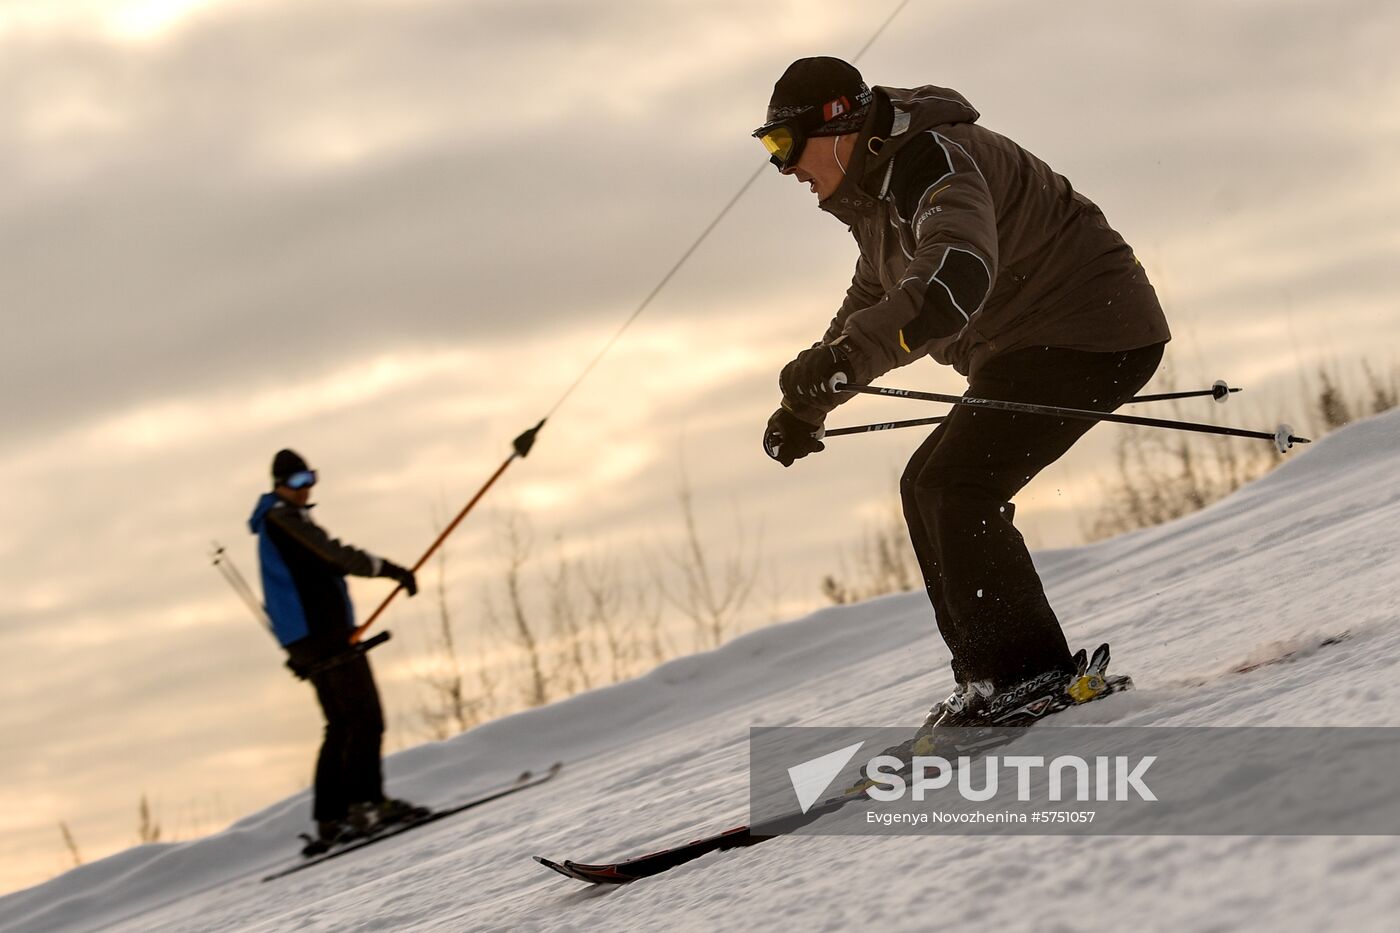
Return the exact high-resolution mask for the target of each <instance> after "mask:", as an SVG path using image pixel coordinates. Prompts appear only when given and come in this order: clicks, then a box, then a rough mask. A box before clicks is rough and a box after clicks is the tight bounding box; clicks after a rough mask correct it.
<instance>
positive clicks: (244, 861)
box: [0, 412, 1400, 933]
mask: <svg viewBox="0 0 1400 933" xmlns="http://www.w3.org/2000/svg"><path fill="white" fill-rule="evenodd" d="M1397 476H1400V412H1394V413H1391V414H1389V415H1387V416H1383V417H1379V418H1375V419H1371V420H1370V421H1367V422H1363V423H1360V424H1356V425H1353V426H1351V427H1349V428H1347V429H1345V430H1343V431H1340V432H1338V433H1337V434H1335V435H1333V436H1331V437H1329V438H1327V439H1326V440H1325V441H1323V442H1321V443H1319V444H1316V445H1314V446H1313V447H1312V448H1311V449H1307V448H1304V449H1299V450H1296V451H1295V452H1294V453H1293V454H1291V455H1290V459H1289V461H1288V462H1287V463H1286V464H1285V465H1284V466H1282V467H1281V468H1280V469H1278V470H1277V471H1275V472H1274V473H1272V474H1270V475H1269V476H1268V477H1266V478H1264V479H1263V480H1261V481H1259V482H1257V483H1255V484H1253V485H1252V486H1250V487H1248V488H1246V489H1243V490H1241V491H1240V492H1239V493H1237V494H1236V495H1234V496H1232V497H1231V498H1229V499H1227V500H1225V501H1223V502H1220V503H1218V504H1216V505H1215V506H1213V507H1212V508H1209V509H1207V510H1205V511H1203V512H1200V513H1197V514H1195V515H1192V516H1189V517H1187V518H1185V519H1182V520H1180V521H1177V522H1174V523H1171V524H1168V525H1165V526H1162V527H1158V528H1154V529H1149V530H1146V531H1142V532H1137V533H1134V534H1131V535H1126V536H1124V537H1121V538H1117V539H1114V540H1112V541H1107V542H1101V543H1099V544H1095V545H1092V546H1089V547H1083V548H1075V549H1070V550H1062V551H1054V552H1048V553H1043V554H1040V555H1038V561H1039V563H1040V566H1041V568H1042V573H1043V575H1044V577H1045V580H1046V583H1047V586H1048V589H1049V591H1050V596H1051V600H1052V602H1053V603H1054V604H1055V606H1056V607H1057V609H1058V610H1059V612H1060V615H1061V618H1062V619H1064V620H1065V621H1066V627H1067V630H1068V631H1069V634H1070V641H1071V643H1072V644H1073V645H1089V646H1092V645H1093V644H1097V643H1098V642H1099V641H1101V640H1104V641H1109V642H1111V643H1112V644H1113V649H1114V657H1115V659H1117V664H1116V666H1117V668H1118V669H1120V670H1129V671H1131V672H1132V673H1133V674H1134V675H1135V677H1136V679H1137V683H1138V687H1139V689H1138V690H1137V691H1135V692H1134V693H1130V694H1126V695H1123V696H1119V697H1113V698H1110V699H1107V700H1104V701H1103V702H1101V703H1096V704H1094V705H1093V706H1090V707H1085V708H1084V709H1081V710H1074V711H1071V712H1068V713H1065V714H1063V717H1062V721H1063V722H1065V723H1066V724H1069V723H1072V722H1076V721H1079V722H1107V721H1112V722H1114V723H1116V724H1122V725H1158V724H1162V725H1187V724H1190V725H1332V724H1335V725H1388V726H1395V725H1400V663H1397V658H1400V624H1397V621H1400V618H1398V617H1400V605H1398V604H1397V595H1400V573H1398V572H1397V571H1398V570H1400V481H1397ZM1342 630H1349V631H1350V632H1351V637H1350V638H1349V639H1348V640H1346V641H1344V642H1342V643H1340V644H1337V645H1335V646H1332V647H1328V648H1326V649H1323V650H1318V651H1305V652H1303V653H1302V654H1301V656H1299V657H1298V658H1297V659H1295V660H1294V661H1293V662H1291V663H1289V664H1285V665H1278V666H1272V667H1268V668H1263V669H1261V670H1258V671H1255V672H1253V673H1249V674H1241V675H1225V674H1224V672H1225V671H1227V670H1228V669H1229V668H1231V667H1233V666H1235V665H1237V664H1240V663H1242V662H1245V661H1249V660H1251V659H1254V658H1258V657H1263V656H1266V655H1267V654H1268V653H1269V652H1270V651H1273V650H1276V649H1277V646H1279V645H1306V644H1311V643H1314V642H1316V641H1317V640H1318V639H1319V638H1321V637H1323V636H1325V635H1328V634H1332V633H1336V632H1340V631H1342ZM946 665H947V657H946V653H945V652H944V650H943V648H942V645H941V643H940V642H939V641H938V640H937V638H936V637H935V635H934V631H933V625H932V620H931V618H930V612H929V610H928V608H927V604H926V602H925V599H924V597H923V595H922V594H909V595H901V596H894V597H888V598H885V599H880V600H875V601H873V602H870V603H866V604H863V605H859V606H850V607H840V608H832V609H827V610H823V611H821V612H818V613H815V614H813V615H812V616H810V617H808V618H805V619H801V620H798V621H795V622H791V623H787V624H784V625H777V626H772V627H770V628H767V629H764V630H762V631H759V632H755V633H753V634H751V635H748V636H745V637H743V638H739V639H736V640H735V641H734V642H732V643H730V644H729V645H727V646H725V647H724V648H722V649H720V650H718V651H714V652H710V653H707V654H702V655H697V656H693V657H688V658H683V659H680V660H677V661H674V662H672V663H669V664H666V665H664V666H662V667H660V668H658V669H657V670H655V671H653V672H652V673H651V674H649V675H648V676H646V677H643V678H640V679H638V680H635V681H631V682H628V683H625V684H621V685H618V686H615V687H610V688H606V689H602V690H595V691H593V692H591V693H588V694H585V695H583V696H579V697H576V698H574V699H572V700H569V701H566V702H562V703H557V704H555V705H553V706H550V707H547V708H544V709H539V710H534V711H531V712H528V713H522V714H520V715H517V716H512V717H510V718H508V719H505V720H501V721H498V722H495V723H491V724H489V725H486V726H483V727H481V728H478V729H475V730H473V731H472V732H470V733H467V734H465V735H462V736H459V737H457V738H455V739H453V740H450V741H447V742H442V743H438V744H433V745H425V746H420V747H418V748H414V749H411V750H408V751H405V752H402V753H400V754H398V755H395V756H393V758H391V759H390V760H389V762H388V773H389V781H390V787H391V789H392V790H393V791H395V792H397V793H401V794H403V795H405V796H407V797H409V798H411V799H415V800H425V801H432V802H442V803H446V802H450V801H452V800H455V799H465V798H467V797H469V796H471V795H472V793H473V792H474V791H476V790H478V789H482V788H486V787H488V786H489V785H491V784H493V783H495V782H498V781H500V780H503V779H505V778H506V777H508V776H509V775H513V774H514V773H516V772H518V771H520V770H521V769H522V768H527V767H535V768H538V767H542V766H544V765H546V764H547V763H548V762H550V761H552V760H554V759H556V758H562V759H564V760H565V761H566V762H568V765H567V768H566V769H565V771H564V772H563V773H562V774H561V775H560V776H559V777H558V778H557V779H555V781H554V782H553V783H551V784H549V785H547V786H546V787H544V788H540V789H538V790H534V791H528V792H525V793H522V794H520V795H517V796H515V797H512V798H510V799H508V800H503V801H500V802H497V803H495V804H492V805H489V806H487V807H484V808H482V809H480V810H477V811H473V812H471V813H469V814H464V815H462V816H461V817H458V818H454V819H451V820H446V821H443V822H442V823H438V824H435V825H433V826H431V827H427V828H424V829H422V830H418V831H416V832H414V833H410V834H406V835H405V836H403V837H400V838H398V839H394V840H390V841H387V842H384V843H382V844H380V845H377V846H375V847H373V848H371V849H368V850H366V851H365V852H362V853H357V854H355V855H351V856H349V857H346V858H343V859H340V860H337V861H334V862H331V863H328V864H326V865H324V866H321V867H319V868H316V869H313V870H311V871H307V872H302V873H300V874H297V875H293V876H290V877H288V878H285V879H282V880H280V881H276V882H272V883H269V884H261V883H260V882H259V880H258V879H259V878H260V877H261V875H263V874H265V873H266V872H267V871H269V870H272V869H274V868H277V867H280V866H282V865H284V864H286V863H288V862H289V861H290V860H292V859H293V858H294V856H293V849H294V846H293V843H292V840H294V839H295V834H296V833H297V832H298V831H300V830H302V829H303V828H304V823H305V820H306V819H307V813H308V810H309V804H308V801H307V799H306V795H305V794H301V795H297V796H295V797H292V798H289V799H288V800H285V801H283V802H282V803H280V804H277V805H275V806H272V807H269V808H268V809H266V810H264V811H262V812H260V813H256V814H253V815H251V816H248V817H246V818H245V819H243V820H242V821H240V822H239V823H237V824H236V825H235V826H233V827H232V828H230V829H229V830H227V831H226V832H223V833H220V834H219V835H216V836H213V837H210V838H207V839H204V840H200V841H197V842H188V843H180V844H171V845H154V846H143V847H140V848H136V849H132V850H129V851H127V852H124V853H121V854H119V855H116V856H113V857H111V858H108V859H105V860H103V861H101V862H98V863H94V864H92V865H87V866H84V867H82V868H80V869H76V870H74V871H71V872H69V873H67V874H65V875H63V876H62V877H59V878H56V879H54V880H52V881H50V882H48V883H46V884H43V885H39V886H37V887H34V888H30V889H28V890H25V891H20V892H18V893H15V894H12V895H10V896H8V897H5V898H3V899H0V930H26V931H29V930H50V929H64V930H96V929H102V930H123V931H142V933H149V931H164V930H182V931H183V930H192V929H239V930H287V929H297V930H390V929H422V930H444V931H447V930H450V931H458V930H478V929H485V930H496V929H499V930H534V929H542V930H543V929H560V930H604V929H606V930H618V929H637V930H655V929H660V928H666V929H669V930H673V931H675V930H710V929H748V928H752V927H760V928H762V927H774V928H778V929H791V928H801V929H803V930H804V931H807V933H813V931H820V930H846V929H851V928H856V927H862V928H864V927H870V928H878V929H891V930H900V929H910V930H915V929H931V928H948V929H953V928H957V927H959V926H963V925H965V924H968V923H974V924H976V927H977V928H978V929H984V930H985V929H1001V928H1010V929H1065V930H1069V929H1083V928H1086V927H1088V928H1091V929H1092V928H1094V927H1096V926H1098V925H1101V924H1103V925H1110V924H1111V925H1112V927H1113V928H1124V927H1130V928H1139V929H1146V930H1159V929H1162V930H1168V929H1169V930H1206V929H1218V930H1234V929H1263V928H1269V929H1298V930H1302V929H1324V928H1338V927H1342V926H1347V927H1350V928H1352V929H1395V928H1396V926H1395V923H1396V918H1397V917H1400V840H1397V839H1395V838H1393V837H1369V838H1367V837H1359V838H1341V837H1317V838H1303V837H1160V836H1159V837H1111V838H1088V839H1079V840H1075V839H1069V838H1066V837H1054V836H1045V837H996V838H991V837H957V836H952V837H942V838H935V837H905V838H864V837H860V838H851V837H816V838H810V837H808V838H788V839H778V840H774V841H772V842H770V843H767V844H765V845H762V846H759V847H757V848H754V849H749V850H742V851H738V852H732V853H720V854H715V855H710V856H706V857H705V858H703V859H700V860H698V861H696V862H693V863H691V864H689V865H685V866H682V867H681V868H678V869H676V870H674V871H672V872H670V873H668V874H666V875H663V876H660V877H658V878H654V879H649V880H644V881H641V882H638V883H636V884H633V885H629V886H626V887H623V888H607V889H593V888H589V887H585V886H583V885H580V884H577V883H575V882H572V881H570V880H568V879H565V878H561V877H559V876H558V875H555V874H553V873H551V872H548V871H546V870H545V869H543V868H541V867H540V866H538V865H536V864H535V863H534V862H532V861H531V860H530V858H529V857H530V856H531V855H533V854H544V855H549V856H552V857H558V858H564V857H570V858H575V859H579V860H582V861H588V860H595V861H596V860H603V859H606V858H608V857H612V856H619V855H631V854H639V853H641V852H643V851H647V850H648V849H649V848H655V847H657V846H659V845H665V844H670V843H675V842H681V841H684V840H685V839H688V838H691V837H692V836H693V835H697V834H700V833H702V832H708V831H712V830H717V829H723V828H727V827H728V826H732V825H736V824H739V823H742V822H745V820H746V812H745V811H746V807H747V793H748V786H747V782H748V778H747V772H746V766H747V745H746V740H747V729H748V727H749V726H751V725H786V724H854V725H877V724H893V723H898V722H909V723H916V722H918V721H919V720H920V719H921V718H922V715H923V712H924V710H925V709H926V708H927V706H928V705H929V704H930V703H931V702H932V701H933V700H934V699H936V698H937V697H939V696H942V695H943V693H944V692H946V690H947V689H948V688H949V686H950V684H949V679H950V678H949V675H948V673H947V666H946ZM1202 683H1204V686H1202ZM1340 766H1341V764H1340V763H1339V767H1340ZM1396 780H1397V788H1398V789H1400V777H1397V778H1396Z"/></svg>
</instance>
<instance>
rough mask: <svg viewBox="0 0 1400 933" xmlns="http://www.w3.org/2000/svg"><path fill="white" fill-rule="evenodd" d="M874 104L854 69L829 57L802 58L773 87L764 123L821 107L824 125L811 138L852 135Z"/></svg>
mask: <svg viewBox="0 0 1400 933" xmlns="http://www.w3.org/2000/svg"><path fill="white" fill-rule="evenodd" d="M872 100H874V95H873V94H871V92H870V88H869V87H867V86H866V84H865V81H864V80H863V79H862V78H861V76H860V72H859V71H858V70H856V66H855V65H852V64H849V63H847V62H843V61H842V60H841V59H839V58H829V57H827V56H818V57H816V58H799V59H798V60H797V61H795V62H793V63H792V64H791V65H789V66H788V69H787V71H785V72H783V76H782V77H781V78H779V79H778V83H777V84H775V85H773V96H772V97H771V98H769V100H768V119H767V120H766V121H765V123H772V122H774V121H776V120H787V119H790V118H792V117H795V116H797V115H798V114H801V113H806V112H807V111H808V110H811V109H812V108H813V107H821V108H822V115H821V116H822V121H821V124H820V125H819V126H818V128H817V129H815V130H813V131H812V132H811V133H809V134H808V135H810V136H838V135H840V134H842V133H853V132H855V131H856V130H858V129H860V125H861V123H863V122H864V120H865V114H866V108H868V107H869V106H870V102H871V101H872Z"/></svg>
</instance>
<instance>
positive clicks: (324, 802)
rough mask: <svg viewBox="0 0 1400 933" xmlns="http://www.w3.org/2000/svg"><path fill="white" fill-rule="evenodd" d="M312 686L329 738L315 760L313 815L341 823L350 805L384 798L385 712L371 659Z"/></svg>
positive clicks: (320, 676)
mask: <svg viewBox="0 0 1400 933" xmlns="http://www.w3.org/2000/svg"><path fill="white" fill-rule="evenodd" d="M311 684H312V686H314V687H315V688H316V697H317V699H319V700H320V701H321V712H322V713H324V714H325V717H326V733H325V738H324V739H323V740H322V742H321V754H320V756H319V757H318V758H317V760H316V803H315V805H314V807H313V809H312V816H313V818H314V819H316V820H318V821H323V820H340V819H344V818H345V815H346V814H347V813H348V812H349V810H350V805H351V804H354V803H361V802H365V801H368V802H372V803H378V802H379V801H381V800H383V799H384V776H383V772H382V771H381V769H380V763H379V754H380V745H381V743H382V741H383V738H384V713H383V710H382V709H381V708H380V706H379V690H378V689H377V688H376V687H375V685H374V674H373V673H372V672H371V671H370V668H369V659H368V658H367V657H365V656H364V655H363V654H361V655H359V656H357V657H356V658H354V659H353V660H350V661H347V662H346V663H344V664H340V665H338V666H336V667H332V668H329V669H327V670H324V671H321V672H319V673H316V674H312V675H311Z"/></svg>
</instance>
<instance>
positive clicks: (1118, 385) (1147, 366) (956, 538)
mask: <svg viewBox="0 0 1400 933" xmlns="http://www.w3.org/2000/svg"><path fill="white" fill-rule="evenodd" d="M1163 347H1164V344H1154V345H1153V346H1150V347H1143V348H1141V349H1137V350H1129V351H1126V352H1121V353H1090V352H1086V351H1082V350H1066V349H1062V348H1058V347H1033V348H1030V349H1026V350H1017V351H1013V352H1011V353H1007V354H1005V355H1004V356H998V357H993V358H991V359H989V360H987V361H986V362H985V363H984V364H983V365H982V367H981V368H980V369H979V370H978V371H977V373H976V375H975V376H974V378H973V379H972V380H971V382H970V383H969V386H968V391H967V393H966V394H967V395H968V396H973V397H977V398H987V399H1001V400H1005V401H1013V402H1035V403H1039V404H1042V405H1058V406H1060V407H1064V408H1083V409H1092V410H1096V411H1112V410H1113V409H1115V408H1117V407H1118V406H1120V405H1122V404H1123V403H1124V402H1125V401H1127V400H1128V399H1129V398H1131V397H1132V396H1133V395H1134V394H1135V393H1136V392H1137V391H1138V390H1139V389H1141V388H1142V387H1143V386H1144V385H1145V384H1146V383H1147V380H1148V379H1150V378H1151V376H1152V374H1153V373H1154V372H1156V370H1157V365H1158V364H1159V363H1160V362H1161V360H1162V350H1163ZM1094 424H1095V422H1092V421H1081V420H1071V419H1059V418H1054V417H1051V416H1047V415H1029V414H1016V413H1012V412H1003V411H994V410H989V409H977V408H971V407H965V406H956V407H954V409H953V411H952V412H951V413H950V415H949V417H948V420H947V421H945V422H943V423H942V424H940V425H939V426H938V428H937V429H936V430H935V431H934V432H933V434H931V435H930V436H929V438H928V439H927V440H925V441H924V442H923V444H921V445H920V446H919V449H918V450H917V451H915V452H914V456H913V457H912V458H911V459H910V461H909V466H908V467H907V468H906V469H905V471H904V475H903V477H902V478H901V480H900V495H901V497H902V499H903V503H904V518H905V521H906V523H907V524H908V526H909V536H910V538H911V540H912V541H913V545H914V553H915V555H917V557H918V560H919V567H920V570H921V571H922V573H923V577H924V585H925V587H927V589H928V596H929V600H930V601H931V602H932V603H933V611H934V615H935V617H936V620H937V622H938V630H939V632H940V634H942V636H943V640H944V642H946V643H947V645H948V650H949V651H951V652H952V655H953V674H954V676H955V677H956V678H957V679H958V680H959V681H960V682H965V681H968V680H982V679H986V680H990V681H992V683H993V684H995V685H997V686H998V687H1004V686H1008V685H1010V684H1013V683H1017V682H1019V681H1021V680H1025V679H1026V678H1028V677H1033V676H1035V675H1037V674H1040V673H1043V672H1045V671H1050V670H1056V669H1063V670H1066V671H1068V670H1070V663H1071V655H1070V651H1069V647H1068V645H1067V643H1066V642H1065V636H1064V632H1062V631H1061V630H1060V623H1059V620H1058V619H1056V617H1055V612H1054V610H1053V609H1051V608H1050V603H1049V601H1048V600H1047V599H1046V598H1045V589H1044V587H1043V586H1042V585H1041V582H1040V577H1039V576H1038V575H1037V574H1036V572H1035V567H1034V566H1033V565H1032V563H1031V556H1030V553H1029V552H1028V551H1027V550H1026V543H1025V541H1024V540H1023V539H1022V538H1021V534H1020V532H1018V531H1017V530H1016V528H1015V527H1014V526H1013V525H1012V523H1011V519H1012V514H1013V509H1012V506H1011V503H1010V501H1009V500H1010V499H1011V498H1012V497H1013V496H1014V495H1016V493H1017V492H1018V491H1020V489H1021V487H1023V486H1025V485H1026V483H1028V482H1030V480H1031V478H1032V477H1033V476H1035V475H1036V474H1037V473H1039V472H1040V471H1041V470H1043V469H1044V468H1045V467H1047V466H1049V465H1050V464H1051V463H1053V462H1055V461H1056V460H1057V459H1059V458H1060V457H1061V456H1063V455H1064V453H1065V452H1066V451H1067V450H1069V449H1070V447H1071V446H1072V445H1073V444H1074V442H1075V441H1077V440H1079V438H1080V437H1081V436H1083V435H1084V433H1085V432H1086V431H1088V430H1089V429H1090V428H1091V427H1093V426H1094Z"/></svg>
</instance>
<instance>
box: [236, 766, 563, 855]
mask: <svg viewBox="0 0 1400 933" xmlns="http://www.w3.org/2000/svg"><path fill="white" fill-rule="evenodd" d="M563 767H564V763H563V762H562V761H556V762H555V763H554V764H552V765H550V766H549V770H547V771H545V772H544V773H543V774H538V775H536V774H533V773H532V772H529V771H525V772H522V773H521V774H520V776H519V777H517V778H516V779H515V780H513V781H511V782H510V783H509V784H506V785H504V786H502V787H497V788H496V789H495V790H489V791H486V792H485V793H482V794H480V795H478V796H476V797H473V798H471V799H470V800H467V801H465V802H463V803H458V804H453V805H452V806H450V807H446V808H444V809H442V810H434V811H433V812H432V813H431V814H429V815H428V816H427V817H425V818H423V819H421V820H413V821H412V822H407V823H397V824H394V825H392V826H389V827H387V828H385V829H384V830H383V831H381V832H377V833H370V834H369V835H366V836H361V837H359V838H358V839H353V840H351V841H350V842H347V843H345V844H344V845H340V846H336V847H335V848H333V849H331V850H330V851H329V852H326V853H324V854H323V855H316V856H312V857H310V858H307V859H305V860H303V861H301V862H298V863H297V864H295V865H292V866H290V867H289V868H284V869H282V870H281V871H276V872H273V873H272V874H270V875H267V876H266V877H264V878H263V881H273V880H275V879H277V878H285V877H286V876H287V875H292V874H295V873H297V872H299V871H304V870H305V869H308V868H311V867H313V866H316V865H320V864H321V863H322V862H329V861H330V860H331V859H335V858H340V856H342V855H349V854H350V853H351V852H356V851H358V850H360V849H363V848H365V847H366V846H372V845H374V844H375V843H376V842H383V841H384V840H385V839H392V838H393V837H395V836H399V835H402V834H403V833H406V832H411V831H412V830H415V829H418V828H420V827H423V826H427V825H428V824H430V823H436V822H437V821H438V820H443V819H446V818H447V817H449V816H455V815H457V814H458V813H462V812H463V811H466V810H470V809H472V808H473V807H479V806H481V805H482V804H484V803H490V802H491V801H493V800H499V799H500V798H502V797H507V796H509V795H511V794H514V793H518V792H519V791H522V790H527V789H529V788H531V787H538V786H540V785H541V784H543V783H545V782H546V781H548V780H550V779H551V778H553V777H554V776H555V775H556V774H558V773H559V771H560V769H561V768H563Z"/></svg>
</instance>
